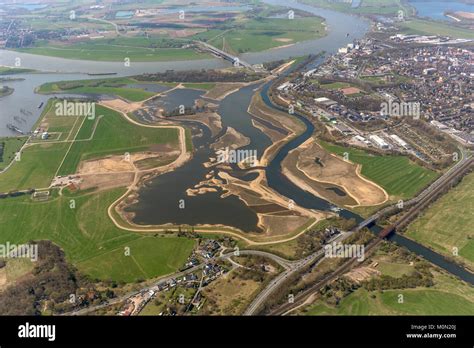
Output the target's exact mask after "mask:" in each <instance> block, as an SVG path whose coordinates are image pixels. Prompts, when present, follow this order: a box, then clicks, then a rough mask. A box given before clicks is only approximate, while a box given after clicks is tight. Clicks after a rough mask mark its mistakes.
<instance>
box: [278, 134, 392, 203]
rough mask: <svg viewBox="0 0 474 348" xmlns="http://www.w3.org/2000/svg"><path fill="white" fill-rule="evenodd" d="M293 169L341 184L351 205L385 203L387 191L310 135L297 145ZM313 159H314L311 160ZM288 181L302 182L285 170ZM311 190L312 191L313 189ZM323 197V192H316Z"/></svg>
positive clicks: (318, 180)
mask: <svg viewBox="0 0 474 348" xmlns="http://www.w3.org/2000/svg"><path fill="white" fill-rule="evenodd" d="M298 149H299V151H300V153H299V156H298V160H297V165H296V169H297V170H299V171H301V172H302V173H304V174H305V175H306V176H307V177H308V178H309V179H311V180H314V181H316V182H319V183H323V184H332V185H336V186H339V187H341V188H342V189H343V190H344V191H345V192H346V193H347V194H348V195H349V196H350V197H351V198H353V199H354V200H355V201H356V202H357V204H356V205H351V206H350V207H354V206H374V205H380V204H383V203H385V202H386V201H387V200H388V198H389V197H388V194H387V193H386V192H385V190H383V189H382V188H381V187H380V186H379V185H377V184H375V183H373V182H371V181H369V180H367V179H366V178H364V177H362V176H361V174H360V166H359V165H356V164H354V163H351V162H347V161H344V160H343V159H341V158H339V157H337V156H335V155H333V154H330V153H329V152H327V151H326V150H325V149H323V148H322V147H321V146H320V145H319V144H317V143H316V142H315V141H314V139H312V138H310V139H308V141H306V142H305V143H304V144H302V145H301V146H300V147H299V148H298ZM315 159H317V160H318V162H319V164H318V163H317V161H316V160H315ZM285 174H286V175H289V178H290V177H291V178H290V180H292V181H293V182H295V183H297V184H298V185H299V184H304V185H307V184H305V183H303V182H302V180H300V179H298V178H297V177H296V176H295V175H292V174H290V173H289V172H288V170H286V172H285ZM313 191H314V190H313ZM319 195H320V196H323V197H324V198H327V196H326V195H324V194H321V193H320V194H319Z"/></svg>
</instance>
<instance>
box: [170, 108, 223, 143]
mask: <svg viewBox="0 0 474 348" xmlns="http://www.w3.org/2000/svg"><path fill="white" fill-rule="evenodd" d="M180 120H184V121H196V122H200V123H202V124H204V125H205V126H206V127H208V128H209V129H210V131H211V136H213V137H214V136H216V135H217V134H218V133H219V132H220V131H221V130H222V120H221V116H220V115H219V114H217V113H215V112H200V113H197V114H195V115H186V116H179V117H177V118H176V121H180Z"/></svg>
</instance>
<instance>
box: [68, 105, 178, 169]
mask: <svg viewBox="0 0 474 348" xmlns="http://www.w3.org/2000/svg"><path fill="white" fill-rule="evenodd" d="M96 113H97V115H98V117H101V116H102V117H101V118H100V120H99V121H98V124H97V128H96V130H95V133H94V137H93V138H92V139H91V140H90V141H81V142H75V143H74V144H73V145H72V146H71V149H70V150H69V153H68V154H67V156H66V158H65V160H64V162H63V164H62V166H61V169H60V170H59V175H66V174H71V173H74V172H75V171H76V169H77V166H78V164H79V162H80V161H81V160H85V159H92V158H97V157H103V156H106V155H110V154H124V153H126V152H129V153H132V152H138V151H144V150H147V149H148V148H149V147H150V146H151V145H154V144H164V143H169V144H177V141H178V131H177V130H176V129H172V128H170V129H157V128H146V127H140V126H136V125H133V124H131V123H129V122H127V121H126V120H125V119H124V118H123V117H122V116H121V115H120V114H119V113H117V112H115V111H113V110H110V109H108V108H105V107H103V106H97V107H96ZM92 122H94V121H92V120H86V121H85V122H84V125H85V127H86V128H85V129H81V130H80V131H79V134H78V136H79V138H80V139H84V138H87V137H89V134H90V128H91V123H92ZM84 125H83V127H84Z"/></svg>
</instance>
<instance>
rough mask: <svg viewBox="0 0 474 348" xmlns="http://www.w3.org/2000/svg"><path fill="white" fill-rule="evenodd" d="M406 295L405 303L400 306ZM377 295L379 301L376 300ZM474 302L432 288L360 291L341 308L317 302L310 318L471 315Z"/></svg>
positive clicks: (342, 302) (350, 296)
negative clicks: (330, 316) (401, 298)
mask: <svg viewBox="0 0 474 348" xmlns="http://www.w3.org/2000/svg"><path fill="white" fill-rule="evenodd" d="M399 294H402V295H403V297H404V300H405V302H404V303H398V295H399ZM373 296H375V298H374V297H373ZM473 311H474V303H473V302H471V301H469V300H468V299H466V298H464V297H462V296H460V295H457V294H450V293H447V292H443V291H437V290H430V289H403V290H386V291H384V292H375V291H374V292H368V291H367V290H364V289H358V290H357V291H355V292H354V293H352V294H351V295H349V296H348V297H346V298H344V299H343V300H342V301H341V303H340V304H339V305H338V306H337V307H332V306H329V305H327V304H325V303H321V302H319V303H317V304H316V305H314V306H312V307H311V309H310V310H309V311H308V312H307V314H308V315H469V314H472V312H473Z"/></svg>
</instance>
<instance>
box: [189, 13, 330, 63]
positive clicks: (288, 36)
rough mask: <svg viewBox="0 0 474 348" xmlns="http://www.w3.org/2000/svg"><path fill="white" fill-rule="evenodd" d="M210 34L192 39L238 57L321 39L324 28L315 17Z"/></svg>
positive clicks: (257, 22) (246, 24) (275, 20)
mask: <svg viewBox="0 0 474 348" xmlns="http://www.w3.org/2000/svg"><path fill="white" fill-rule="evenodd" d="M212 34H214V37H213V38H212ZM212 34H211V33H206V34H204V36H203V35H202V34H198V35H197V36H196V38H197V39H204V38H206V36H207V38H208V39H209V43H210V44H211V45H213V46H216V47H218V48H221V49H224V50H226V51H228V52H230V53H234V54H239V53H244V52H258V51H263V50H267V49H270V48H275V47H279V46H284V45H289V44H294V43H297V42H300V41H304V40H310V39H316V38H318V37H322V36H324V35H325V28H324V26H323V20H322V19H321V18H319V17H304V18H294V19H289V18H262V19H258V20H248V21H243V22H242V23H236V26H235V28H233V29H230V30H225V31H221V32H218V31H217V32H213V33H212Z"/></svg>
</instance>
